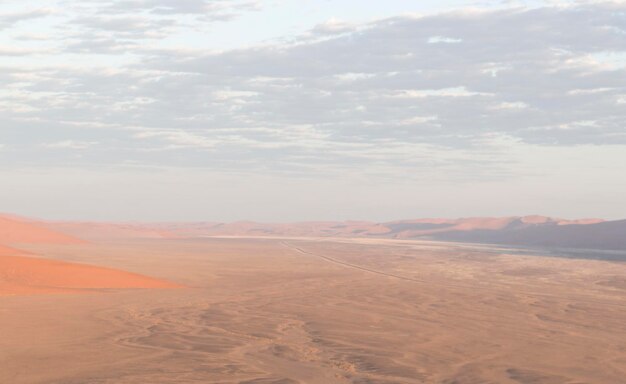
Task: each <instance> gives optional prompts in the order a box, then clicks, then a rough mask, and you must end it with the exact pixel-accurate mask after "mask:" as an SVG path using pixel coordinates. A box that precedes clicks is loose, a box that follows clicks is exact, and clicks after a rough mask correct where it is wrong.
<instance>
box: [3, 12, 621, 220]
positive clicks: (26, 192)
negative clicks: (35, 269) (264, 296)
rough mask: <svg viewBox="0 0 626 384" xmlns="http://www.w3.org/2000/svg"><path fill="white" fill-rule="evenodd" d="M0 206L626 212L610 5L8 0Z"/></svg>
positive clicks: (201, 216) (309, 215) (340, 216)
mask: <svg viewBox="0 0 626 384" xmlns="http://www.w3.org/2000/svg"><path fill="white" fill-rule="evenodd" d="M0 180H1V181H0V211H2V212H10V213H15V214H20V215H25V216H32V217H42V218H49V219H60V220H117V221H236V220H256V221H266V222H285V221H308V220H347V219H353V220H373V221H386V220H393V219H407V218H419V217H470V216H510V215H528V214H543V215H548V216H555V217H564V218H580V217H602V218H607V219H620V218H626V204H625V203H624V202H625V198H624V196H626V1H454V0H446V1H408V0H387V1H384V2H381V1H364V0H360V1H357V0H337V1H331V0H328V1H322V0H316V1H312V0H310V1H309V0H268V1H257V0H232V1H220V0H213V1H211V0H83V1H70V0H34V1H29V2H23V1H14V0H8V1H3V2H1V3H0Z"/></svg>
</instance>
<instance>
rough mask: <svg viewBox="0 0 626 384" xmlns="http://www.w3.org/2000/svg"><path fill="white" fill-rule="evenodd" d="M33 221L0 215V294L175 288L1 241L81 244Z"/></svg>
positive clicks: (122, 272) (145, 278)
mask: <svg viewBox="0 0 626 384" xmlns="http://www.w3.org/2000/svg"><path fill="white" fill-rule="evenodd" d="M81 243H85V242H84V241H83V240H79V239H77V238H75V237H72V236H69V235H66V234H63V233H60V232H57V231H53V230H50V229H47V228H45V227H43V226H42V225H40V224H38V223H37V222H34V221H28V220H23V219H19V218H14V217H8V216H0V296H6V295H20V294H52V293H72V292H88V291H90V290H103V289H128V288H177V287H180V286H179V285H177V284H174V283H170V282H168V281H163V280H159V279H155V278H151V277H147V276H143V275H139V274H136V273H131V272H125V271H120V270H115V269H111V268H104V267H97V266H91V265H83V264H76V263H69V262H64V261H57V260H49V259H41V258H37V257H36V255H33V254H31V253H29V252H26V251H22V250H19V249H15V248H12V247H9V246H6V245H3V244H81Z"/></svg>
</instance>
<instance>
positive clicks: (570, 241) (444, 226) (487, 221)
mask: <svg viewBox="0 0 626 384" xmlns="http://www.w3.org/2000/svg"><path fill="white" fill-rule="evenodd" d="M46 228H47V230H48V231H51V233H54V234H56V235H55V236H57V237H58V236H62V237H61V238H63V236H65V237H68V238H69V239H75V237H80V238H84V239H88V240H97V239H99V238H190V237H206V236H251V237H257V236H259V237H260V236H286V237H297V236H301V237H307V236H312V237H371V238H391V239H429V240H442V241H459V242H476V243H493V244H505V245H507V244H508V245H519V246H533V247H559V248H588V249H602V250H624V249H626V220H622V221H603V220H602V219H595V218H592V219H575V220H566V219H560V218H552V217H546V216H539V215H533V216H510V217H472V218H460V219H445V218H423V219H412V220H399V221H390V222H384V223H375V222H368V221H343V222H335V221H316V222H297V223H256V222H251V221H240V222H233V223H216V222H192V223H184V222H182V223H150V224H141V223H88V222H59V223H54V222H49V223H46ZM41 236H43V234H41ZM49 236H52V235H49ZM74 236H75V237H74ZM43 237H45V236H43ZM0 243H2V235H0Z"/></svg>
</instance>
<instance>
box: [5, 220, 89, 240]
mask: <svg viewBox="0 0 626 384" xmlns="http://www.w3.org/2000/svg"><path fill="white" fill-rule="evenodd" d="M19 243H29V244H81V243H84V241H83V240H80V239H78V238H75V237H73V236H70V235H66V234H64V233H61V232H58V231H53V230H51V229H48V228H46V227H44V226H43V225H41V224H39V223H37V222H35V221H30V220H26V219H20V218H17V217H14V216H9V215H0V244H19Z"/></svg>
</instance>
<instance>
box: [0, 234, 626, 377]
mask: <svg viewBox="0 0 626 384" xmlns="http://www.w3.org/2000/svg"><path fill="white" fill-rule="evenodd" d="M43 231H44V232H42V233H39V234H37V236H35V239H34V240H33V239H24V238H23V236H24V232H23V231H22V232H21V233H18V234H17V235H15V234H14V236H13V235H11V236H13V237H11V236H9V237H8V238H6V239H5V240H4V243H5V244H4V245H3V248H0V261H1V262H2V263H4V264H2V263H0V383H11V384H39V383H42V384H43V383H46V384H48V383H51V384H52V383H53V384H117V383H120V384H130V383H133V384H144V383H240V384H296V383H312V384H313V383H323V384H326V383H355V384H356V383H362V384H365V383H379V384H383V383H385V384H390V383H407V384H408V383H442V384H443V383H446V384H470V383H476V384H478V383H511V384H513V383H515V384H520V383H521V384H539V383H546V384H552V383H555V384H556V383H569V384H575V383H576V384H582V383H615V384H619V383H624V382H625V380H626V264H625V263H623V262H619V261H605V260H591V259H584V258H578V259H571V258H559V257H548V256H542V255H522V254H518V253H516V252H514V251H513V250H510V249H506V248H503V247H499V248H496V247H492V246H487V245H477V244H463V243H447V242H441V241H424V240H393V239H368V238H322V237H295V236H294V237H278V236H276V237H248V236H212V237H200V236H198V237H188V238H182V237H167V236H161V237H159V236H154V237H149V236H142V234H141V233H136V232H132V231H131V232H128V233H126V234H125V235H121V234H120V233H118V232H115V233H114V232H112V231H109V232H107V231H104V230H103V229H102V228H100V229H98V230H93V228H92V231H87V232H83V233H82V236H81V233H74V234H69V235H68V236H72V237H71V238H67V239H66V238H62V237H61V238H55V237H54V236H52V235H51V233H52V231H51V232H50V233H48V232H45V231H47V230H43ZM26 232H28V231H26ZM74 235H76V236H74ZM20 236H22V237H21V238H20ZM46 236H48V237H46ZM49 236H52V237H49ZM5 237H6V236H5ZM75 238H76V239H80V241H73V240H71V239H75ZM42 239H43V240H42ZM68 239H69V240H68ZM0 240H1V239H0ZM20 240H21V241H20ZM11 258H13V259H11ZM15 258H17V259H19V260H20V261H19V262H17V261H16V259H15ZM20 263H22V264H20ZM24 263H25V264H24ZM29 263H31V264H29ZM41 263H43V264H41ZM50 265H53V266H54V268H56V269H54V268H52V269H50V268H49V266H50ZM42 270H43V271H45V273H44V272H41V271H42ZM50 271H53V272H50ZM54 271H56V272H54ZM46 274H47V275H46ZM44 275H45V276H44Z"/></svg>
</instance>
